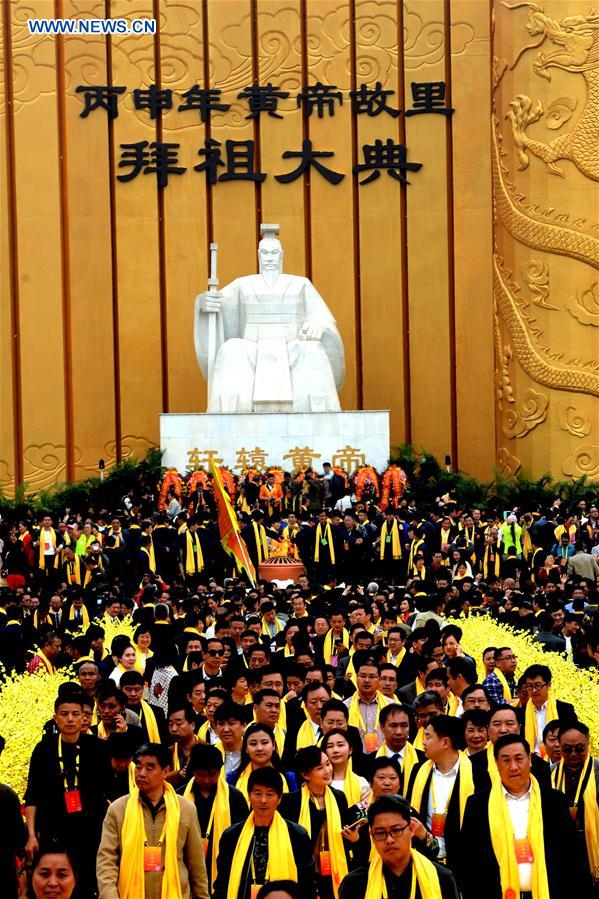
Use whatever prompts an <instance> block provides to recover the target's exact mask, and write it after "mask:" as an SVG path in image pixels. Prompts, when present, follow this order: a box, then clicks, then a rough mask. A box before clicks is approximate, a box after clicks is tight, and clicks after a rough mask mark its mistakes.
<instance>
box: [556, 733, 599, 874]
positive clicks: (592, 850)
mask: <svg viewBox="0 0 599 899" xmlns="http://www.w3.org/2000/svg"><path fill="white" fill-rule="evenodd" d="M547 720H549V719H547ZM551 778H552V784H553V788H554V789H555V790H560V791H561V792H562V793H565V792H566V782H565V778H564V762H563V759H562V761H561V762H560V763H559V765H558V766H557V768H555V769H554V771H553V773H552V775H551ZM585 778H586V785H585ZM583 786H584V789H583ZM581 792H582V796H581V795H580V794H581ZM581 801H582V802H583V804H584V806H583V807H584V836H585V841H586V844H587V854H588V857H589V867H590V869H591V876H592V878H593V880H599V808H598V806H597V780H596V778H595V766H594V765H593V757H592V756H591V754H590V753H589V757H588V758H587V760H586V762H585V763H584V767H583V769H582V771H581V772H580V779H579V781H578V789H577V790H576V796H575V797H574V805H573V806H572V807H573V808H575V809H577V810H578V808H579V807H580V802H581Z"/></svg>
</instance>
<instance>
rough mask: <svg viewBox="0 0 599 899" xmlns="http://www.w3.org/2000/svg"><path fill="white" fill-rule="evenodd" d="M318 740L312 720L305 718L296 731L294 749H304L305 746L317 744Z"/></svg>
mask: <svg viewBox="0 0 599 899" xmlns="http://www.w3.org/2000/svg"><path fill="white" fill-rule="evenodd" d="M318 742H319V741H318V740H317V738H316V734H315V733H314V728H313V727H312V721H311V719H310V718H307V719H306V720H305V721H304V723H303V724H302V726H301V727H300V729H299V730H298V732H297V741H296V744H295V749H296V751H297V750H298V749H305V747H306V746H318Z"/></svg>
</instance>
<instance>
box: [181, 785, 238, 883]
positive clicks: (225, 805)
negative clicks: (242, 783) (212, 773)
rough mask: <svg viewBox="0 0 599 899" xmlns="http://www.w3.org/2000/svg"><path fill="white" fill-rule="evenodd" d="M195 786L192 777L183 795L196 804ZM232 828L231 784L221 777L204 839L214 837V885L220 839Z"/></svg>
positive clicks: (212, 877)
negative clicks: (228, 828)
mask: <svg viewBox="0 0 599 899" xmlns="http://www.w3.org/2000/svg"><path fill="white" fill-rule="evenodd" d="M223 770H224V769H223ZM193 784H194V778H193V777H192V778H191V780H190V781H189V783H188V784H187V786H186V787H185V792H184V793H183V795H184V797H185V798H186V799H189V800H190V801H191V802H194V796H193ZM230 826H231V808H230V806H229V784H228V783H227V781H226V780H225V778H224V777H219V779H218V781H217V784H216V796H215V797H214V801H213V803H212V811H211V812H210V818H209V820H208V827H207V829H206V835H205V837H204V839H210V837H211V836H212V865H211V880H212V883H214V881H215V880H216V875H217V869H216V860H217V858H218V845H219V843H220V838H221V836H222V835H223V833H224V831H225V830H226V829H227V827H230Z"/></svg>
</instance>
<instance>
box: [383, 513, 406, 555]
mask: <svg viewBox="0 0 599 899" xmlns="http://www.w3.org/2000/svg"><path fill="white" fill-rule="evenodd" d="M387 533H388V528H387V520H386V519H385V521H384V522H383V526H382V528H381V549H380V559H381V561H382V560H383V559H384V558H385V545H386V543H387ZM391 555H392V556H393V558H394V559H401V543H400V541H399V528H398V527H397V520H396V519H393V524H392V525H391Z"/></svg>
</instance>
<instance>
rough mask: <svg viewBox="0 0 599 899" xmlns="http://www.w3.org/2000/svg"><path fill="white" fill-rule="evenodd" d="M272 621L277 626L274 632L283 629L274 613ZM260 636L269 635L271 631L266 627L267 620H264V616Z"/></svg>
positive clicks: (279, 631)
mask: <svg viewBox="0 0 599 899" xmlns="http://www.w3.org/2000/svg"><path fill="white" fill-rule="evenodd" d="M273 623H274V624H275V625H276V628H277V630H276V633H277V634H280V633H281V631H282V630H283V625H282V624H281V622H280V621H279V619H278V618H277V616H276V615H275V620H274V622H273ZM262 636H263V637H270V636H271V633H270V631H269V629H268V622H267V621H266V619H265V618H262Z"/></svg>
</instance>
